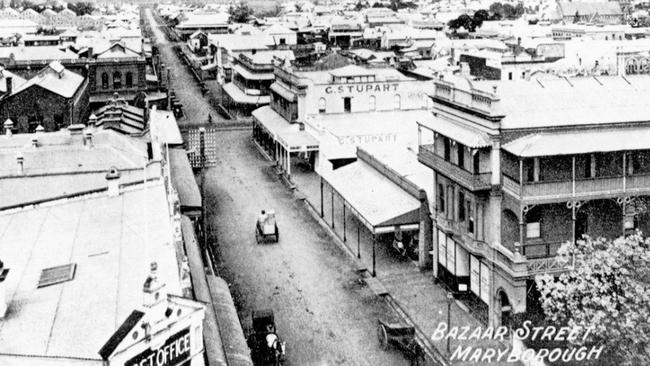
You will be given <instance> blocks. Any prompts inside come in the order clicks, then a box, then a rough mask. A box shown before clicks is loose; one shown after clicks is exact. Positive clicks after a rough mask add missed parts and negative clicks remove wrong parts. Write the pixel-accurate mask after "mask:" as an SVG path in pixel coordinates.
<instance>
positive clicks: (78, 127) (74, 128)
mask: <svg viewBox="0 0 650 366" xmlns="http://www.w3.org/2000/svg"><path fill="white" fill-rule="evenodd" d="M85 127H86V126H84V125H83V124H81V123H76V124H74V125H70V126H68V131H70V137H72V141H73V142H78V143H83V130H84V128H85Z"/></svg>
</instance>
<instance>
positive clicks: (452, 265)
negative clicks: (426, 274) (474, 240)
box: [447, 239, 456, 275]
mask: <svg viewBox="0 0 650 366" xmlns="http://www.w3.org/2000/svg"><path fill="white" fill-rule="evenodd" d="M447 270H449V272H451V274H453V275H455V274H456V242H455V241H453V240H451V239H447Z"/></svg>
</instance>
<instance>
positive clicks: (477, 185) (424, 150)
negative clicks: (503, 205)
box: [418, 145, 492, 191]
mask: <svg viewBox="0 0 650 366" xmlns="http://www.w3.org/2000/svg"><path fill="white" fill-rule="evenodd" d="M418 160H419V161H420V162H421V163H422V164H424V165H426V166H428V167H430V168H431V169H433V170H435V171H437V172H438V173H440V174H442V175H444V176H446V177H448V178H450V179H452V180H454V181H456V182H457V183H458V184H460V185H462V186H463V187H465V188H467V189H469V190H471V191H481V190H488V189H490V187H491V184H490V177H491V174H492V173H478V174H475V173H472V172H470V171H467V170H465V169H463V168H461V167H459V166H457V165H454V164H452V163H451V162H449V161H446V160H445V159H443V158H442V157H440V156H438V155H437V154H436V153H435V152H434V151H433V145H422V146H420V149H419V152H418Z"/></svg>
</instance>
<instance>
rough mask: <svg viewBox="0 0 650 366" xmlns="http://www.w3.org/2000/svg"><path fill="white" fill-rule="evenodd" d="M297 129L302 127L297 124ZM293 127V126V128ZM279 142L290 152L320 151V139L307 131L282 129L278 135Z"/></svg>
mask: <svg viewBox="0 0 650 366" xmlns="http://www.w3.org/2000/svg"><path fill="white" fill-rule="evenodd" d="M296 127H297V129H299V128H300V127H298V126H296ZM292 129H293V128H292ZM277 140H278V142H279V143H280V144H281V145H282V146H284V148H285V149H287V150H289V152H295V151H302V152H306V151H318V146H319V142H318V140H317V139H316V138H315V137H314V136H312V135H310V134H309V132H307V131H304V130H303V131H300V130H298V131H282V132H280V133H279V135H278V136H277Z"/></svg>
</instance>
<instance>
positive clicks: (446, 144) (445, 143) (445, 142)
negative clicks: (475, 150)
mask: <svg viewBox="0 0 650 366" xmlns="http://www.w3.org/2000/svg"><path fill="white" fill-rule="evenodd" d="M442 146H443V148H444V154H445V160H447V161H449V160H450V159H451V142H450V141H449V139H448V138H446V137H443V138H442Z"/></svg>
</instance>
